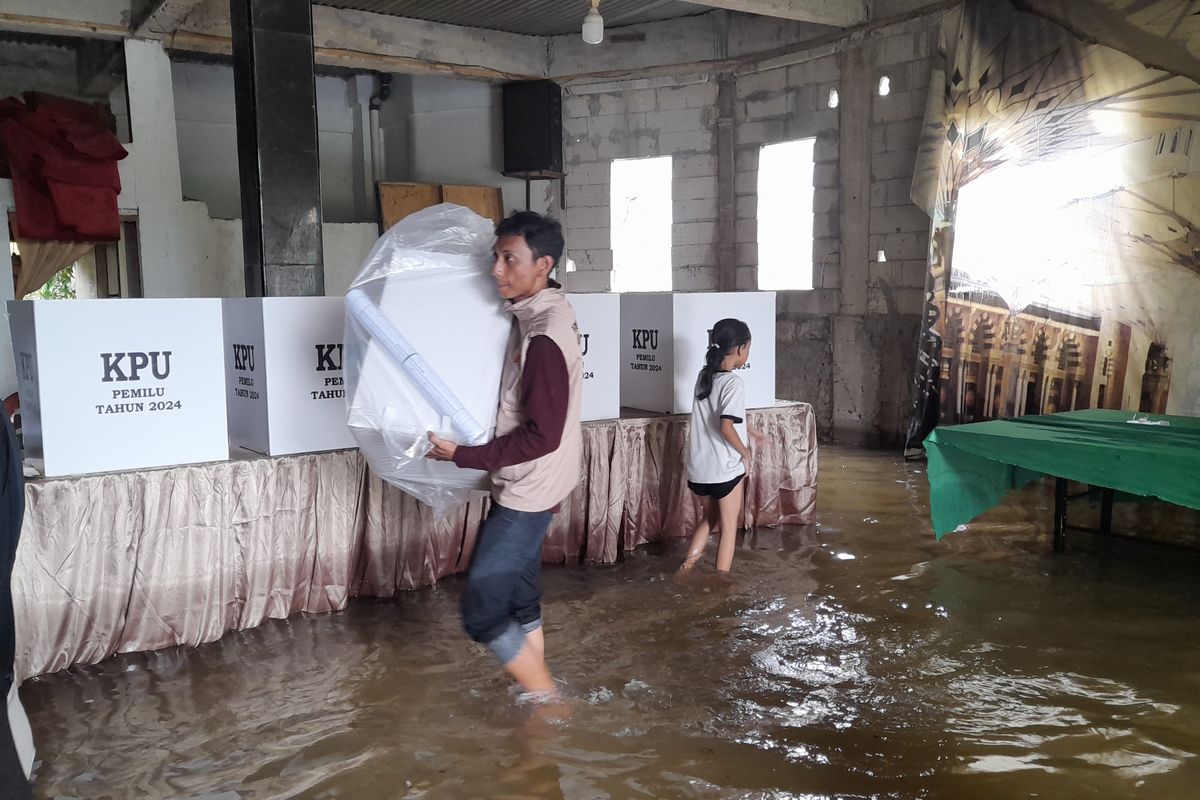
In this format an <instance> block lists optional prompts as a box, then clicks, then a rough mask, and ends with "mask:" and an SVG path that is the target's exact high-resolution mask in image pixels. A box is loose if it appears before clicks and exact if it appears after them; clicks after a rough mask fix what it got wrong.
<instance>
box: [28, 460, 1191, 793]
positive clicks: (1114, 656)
mask: <svg viewBox="0 0 1200 800" xmlns="http://www.w3.org/2000/svg"><path fill="white" fill-rule="evenodd" d="M821 459H822V463H821V483H820V487H821V488H820V497H819V508H820V515H819V524H818V525H815V526H808V527H804V528H793V529H786V530H761V531H757V532H751V533H750V534H748V535H747V536H746V540H745V543H744V546H743V547H742V548H741V549H739V551H738V554H737V557H736V559H735V562H734V572H733V575H732V577H731V578H730V579H728V580H722V579H721V578H719V577H718V576H717V575H715V574H714V573H713V572H712V567H711V555H712V553H710V558H709V560H708V561H707V567H706V569H704V570H702V571H700V572H699V573H698V574H696V575H694V576H689V577H688V578H687V579H686V580H684V581H675V580H673V579H672V574H673V572H674V568H675V567H676V565H677V564H678V563H679V561H680V559H681V558H682V555H683V551H684V544H683V542H682V540H681V541H679V542H677V543H674V544H672V545H671V546H669V547H665V548H661V549H658V550H653V551H639V552H637V553H633V554H630V555H629V557H628V558H627V560H626V561H625V562H624V563H621V564H618V565H615V566H610V567H596V566H592V567H588V568H580V567H575V568H562V567H557V568H554V567H552V568H548V569H547V570H546V574H545V578H544V583H545V592H546V603H545V613H546V616H547V619H548V624H547V647H548V656H549V660H550V662H551V666H552V668H553V669H554V671H555V674H556V676H557V677H558V678H559V680H560V681H561V683H562V685H563V689H564V692H565V693H566V694H568V695H569V696H570V697H571V698H572V700H571V702H570V705H571V708H572V713H571V715H570V717H569V718H568V719H566V720H565V721H564V720H561V719H555V718H554V717H553V715H550V714H546V713H543V712H544V709H541V708H539V707H536V706H531V705H528V704H523V703H521V702H519V701H518V699H517V698H516V697H515V694H514V693H513V692H511V691H510V688H509V684H508V681H507V680H506V679H505V678H503V677H502V676H501V674H500V671H499V669H498V667H497V666H496V665H495V664H494V663H493V661H492V660H491V658H490V656H488V655H487V654H486V653H485V652H483V651H482V650H480V649H478V648H476V647H475V646H474V645H472V644H470V643H469V642H468V641H467V640H466V639H465V637H464V636H463V635H462V634H461V633H460V632H459V627H458V618H457V599H458V594H459V591H460V589H461V586H462V583H461V579H450V580H447V581H445V582H444V583H443V584H441V585H439V586H437V587H435V588H432V589H429V590H425V591H420V592H412V593H407V594H404V595H403V596H401V597H399V598H398V599H397V600H395V601H370V600H363V601H357V602H355V603H354V604H353V605H352V606H351V607H350V608H349V609H348V610H346V611H344V612H342V613H339V614H333V615H326V616H314V617H300V618H294V619H291V620H288V621H279V622H275V623H270V624H267V625H264V626H262V627H260V628H257V629H254V630H250V631H245V632H242V633H237V634H231V635H228V636H226V637H225V638H224V639H222V640H221V641H219V642H217V643H214V644H211V645H208V646H205V647H200V648H197V649H192V650H170V651H164V652H159V653H148V654H132V655H125V656H120V657H116V658H113V659H110V660H109V661H107V662H105V663H103V664H100V665H97V666H93V667H87V668H78V669H72V670H69V671H66V672H62V673H58V674H55V675H50V676H47V677H44V678H41V679H36V680H34V681H31V682H29V683H27V684H26V685H25V686H24V687H23V689H22V695H23V697H24V700H25V704H26V707H27V709H28V710H29V712H30V716H31V719H32V723H33V727H34V733H35V736H36V738H37V740H38V745H39V752H38V757H39V761H40V763H39V765H38V767H37V770H36V779H37V782H36V793H37V796H39V797H46V798H50V797H54V798H68V797H71V798H132V797H154V798H209V799H210V800H211V799H213V798H219V800H234V798H299V797H304V798H353V799H354V800H371V799H372V798H431V799H432V798H806V799H807V800H819V799H820V798H971V799H972V800H988V799H989V798H1005V799H1006V800H1007V798H1017V797H1040V798H1052V799H1053V800H1066V799H1069V798H1127V797H1128V798H1135V797H1137V798H1140V797H1145V798H1156V800H1157V799H1159V798H1168V799H1171V798H1191V797H1198V796H1200V789H1198V788H1197V787H1198V786H1200V764H1198V763H1197V757H1196V753H1197V750H1198V748H1200V614H1198V612H1200V553H1197V552H1195V551H1189V550H1179V549H1172V548H1168V547H1164V546H1161V545H1157V544H1147V543H1136V542H1128V541H1124V540H1120V539H1100V538H1099V537H1095V536H1091V535H1088V534H1075V535H1073V536H1072V539H1071V543H1070V547H1069V549H1068V552H1066V553H1065V554H1062V555H1058V556H1055V555H1053V554H1052V553H1051V552H1050V542H1049V537H1048V535H1047V533H1046V529H1047V527H1048V525H1049V523H1050V506H1051V502H1052V496H1051V492H1050V491H1049V490H1048V488H1047V487H1045V486H1033V487H1030V488H1027V489H1025V490H1023V491H1022V492H1020V493H1018V495H1016V496H1015V497H1014V499H1012V500H1010V501H1009V502H1008V503H1006V504H1005V505H1004V506H1002V507H1000V508H998V509H996V510H994V511H992V512H989V514H988V515H987V516H986V518H985V519H983V520H982V521H981V522H979V523H977V524H975V525H974V526H973V527H972V530H971V531H970V532H968V533H965V534H955V535H951V536H949V537H947V538H946V539H944V540H943V541H941V542H937V541H935V540H934V538H933V536H932V534H931V533H930V529H929V524H928V519H927V500H926V497H927V488H926V483H925V476H924V473H923V466H922V465H919V464H905V463H904V462H903V461H901V460H900V459H898V458H896V457H893V456H890V455H881V454H878V453H871V452H863V451H859V450H854V449H850V448H840V447H826V448H825V449H824V450H823V451H822V456H821ZM1118 518H1119V519H1120V516H1119V517H1118ZM1184 524H1185V525H1192V524H1194V518H1185V519H1184ZM710 547H711V545H710ZM714 552H715V551H714Z"/></svg>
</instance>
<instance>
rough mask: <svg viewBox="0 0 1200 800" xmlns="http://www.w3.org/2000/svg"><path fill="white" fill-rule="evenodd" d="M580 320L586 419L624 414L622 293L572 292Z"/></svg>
mask: <svg viewBox="0 0 1200 800" xmlns="http://www.w3.org/2000/svg"><path fill="white" fill-rule="evenodd" d="M567 299H568V300H569V301H570V303H571V307H572V308H574V309H575V319H576V320H577V321H578V323H579V349H580V350H581V351H582V352H583V402H582V408H581V417H582V419H584V420H592V419H615V418H617V417H619V416H620V415H621V351H620V345H619V342H620V336H621V297H620V295H616V294H570V295H567Z"/></svg>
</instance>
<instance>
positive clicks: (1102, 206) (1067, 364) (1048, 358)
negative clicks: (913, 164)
mask: <svg viewBox="0 0 1200 800" xmlns="http://www.w3.org/2000/svg"><path fill="white" fill-rule="evenodd" d="M1106 2H1107V3H1108V4H1109V5H1113V4H1114V3H1115V2H1116V0H1103V2H1101V3H1097V4H1096V5H1098V6H1102V5H1104V4H1105V3H1106ZM1125 5H1128V4H1125ZM1135 5H1138V6H1141V8H1140V9H1138V10H1139V11H1140V12H1144V13H1149V12H1150V11H1154V10H1155V9H1152V8H1151V7H1152V6H1156V7H1159V8H1158V9H1157V10H1158V11H1162V8H1161V7H1164V6H1171V7H1177V6H1179V3H1178V2H1166V0H1160V1H1159V2H1155V3H1140V4H1135ZM1186 22H1187V24H1188V25H1192V26H1193V27H1194V25H1193V23H1192V21H1191V17H1190V15H1189V16H1188V17H1187V18H1186ZM1171 30H1174V29H1171ZM1168 32H1169V31H1168ZM1189 36H1190V34H1189ZM1163 41H1164V42H1168V41H1169V42H1172V43H1173V42H1174V41H1175V40H1170V39H1168V38H1167V37H1166V36H1165V35H1164V38H1163ZM941 44H942V48H941V56H942V58H941V59H939V63H938V64H937V65H936V66H935V73H934V75H933V80H932V82H931V87H930V88H931V92H930V97H929V100H928V104H927V108H926V116H925V130H924V134H923V137H922V143H921V149H920V152H919V154H918V162H917V169H916V173H915V177H914V183H913V199H914V201H916V202H917V203H918V204H919V205H921V206H922V207H923V208H924V209H925V210H926V211H927V212H928V213H929V215H930V217H931V219H932V228H931V236H930V247H929V266H930V269H929V275H928V278H927V292H926V316H925V321H924V326H923V331H922V338H921V344H920V357H919V359H918V368H917V375H916V385H915V387H914V388H915V392H914V408H913V415H912V419H911V422H910V425H909V433H908V446H909V448H916V447H919V445H920V442H921V441H922V440H923V439H924V437H925V436H926V435H927V434H928V432H929V431H930V430H932V428H933V427H934V426H936V425H938V424H956V423H963V422H974V421H979V420H984V419H995V418H998V417H1012V416H1019V415H1023V414H1049V413H1053V412H1056V411H1068V410H1073V409H1083V408H1111V409H1128V410H1130V411H1138V410H1140V411H1148V412H1152V413H1160V414H1162V413H1166V414H1184V415H1200V324H1198V318H1200V315H1198V312H1200V227H1198V226H1200V124H1198V123H1200V85H1198V84H1197V83H1196V82H1194V81H1193V80H1191V79H1189V78H1186V77H1181V76H1178V75H1175V74H1172V73H1169V72H1165V71H1160V70H1156V69H1149V68H1147V67H1145V66H1143V65H1142V64H1141V63H1139V62H1138V61H1137V60H1135V59H1134V58H1132V57H1130V56H1128V55H1125V54H1124V53H1122V52H1119V51H1118V50H1115V49H1112V48H1109V47H1105V46H1102V45H1097V44H1086V43H1084V42H1082V41H1080V40H1079V39H1077V38H1076V37H1075V36H1074V35H1073V34H1071V33H1070V32H1069V31H1067V30H1066V29H1065V28H1062V27H1060V26H1058V25H1056V24H1054V23H1053V22H1049V21H1046V20H1044V19H1042V18H1040V17H1037V16H1034V15H1032V14H1028V13H1023V12H1020V11H1017V10H1015V9H1014V8H1013V7H1012V5H1011V4H1009V3H1006V2H973V1H972V2H967V3H965V4H964V5H962V6H960V7H958V8H957V9H955V10H954V11H952V12H950V13H948V14H947V15H946V17H945V18H944V21H943V29H942V37H941Z"/></svg>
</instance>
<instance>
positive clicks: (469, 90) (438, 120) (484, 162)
mask: <svg viewBox="0 0 1200 800" xmlns="http://www.w3.org/2000/svg"><path fill="white" fill-rule="evenodd" d="M409 81H410V84H409V85H410V87H411V93H412V94H411V104H412V105H411V108H412V113H411V115H410V116H409V120H408V130H407V133H408V141H407V148H408V149H407V152H406V153H404V154H394V153H390V152H389V153H388V154H387V158H388V160H389V165H388V169H389V171H392V170H393V168H394V167H393V164H394V159H395V158H397V157H403V158H406V159H407V162H408V163H407V169H405V170H402V172H403V173H404V174H405V175H407V180H411V181H416V182H418V183H461V184H469V185H480V186H499V187H500V189H501V191H502V192H503V194H504V211H505V213H506V214H507V213H508V212H510V211H512V210H514V209H523V208H525V182H524V181H520V180H514V179H512V178H505V177H504V176H503V175H502V174H501V170H502V169H503V168H504V147H503V119H502V116H501V100H500V85H499V84H490V83H487V82H484V81H470V80H463V79H457V78H440V77H430V76H413V77H411V78H410V79H409ZM556 192H557V190H556V188H555V187H554V186H553V184H552V182H550V181H535V182H534V183H533V187H532V191H531V201H530V205H531V206H532V208H533V210H534V211H539V212H542V213H545V212H546V211H547V210H549V206H550V199H551V198H552V197H557V193H556Z"/></svg>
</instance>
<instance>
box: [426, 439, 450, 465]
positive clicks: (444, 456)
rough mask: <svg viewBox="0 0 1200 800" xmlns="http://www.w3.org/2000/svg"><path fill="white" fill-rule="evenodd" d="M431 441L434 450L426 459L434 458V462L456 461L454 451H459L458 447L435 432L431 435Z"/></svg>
mask: <svg viewBox="0 0 1200 800" xmlns="http://www.w3.org/2000/svg"><path fill="white" fill-rule="evenodd" d="M429 441H430V442H432V443H433V449H432V450H430V451H429V453H428V454H426V456H425V457H426V458H432V459H433V460H434V461H453V460H454V451H455V450H457V449H458V445H456V444H455V443H454V442H448V441H446V440H445V439H443V438H442V437H440V436H438V435H437V434H435V433H433V432H430V433H429Z"/></svg>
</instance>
